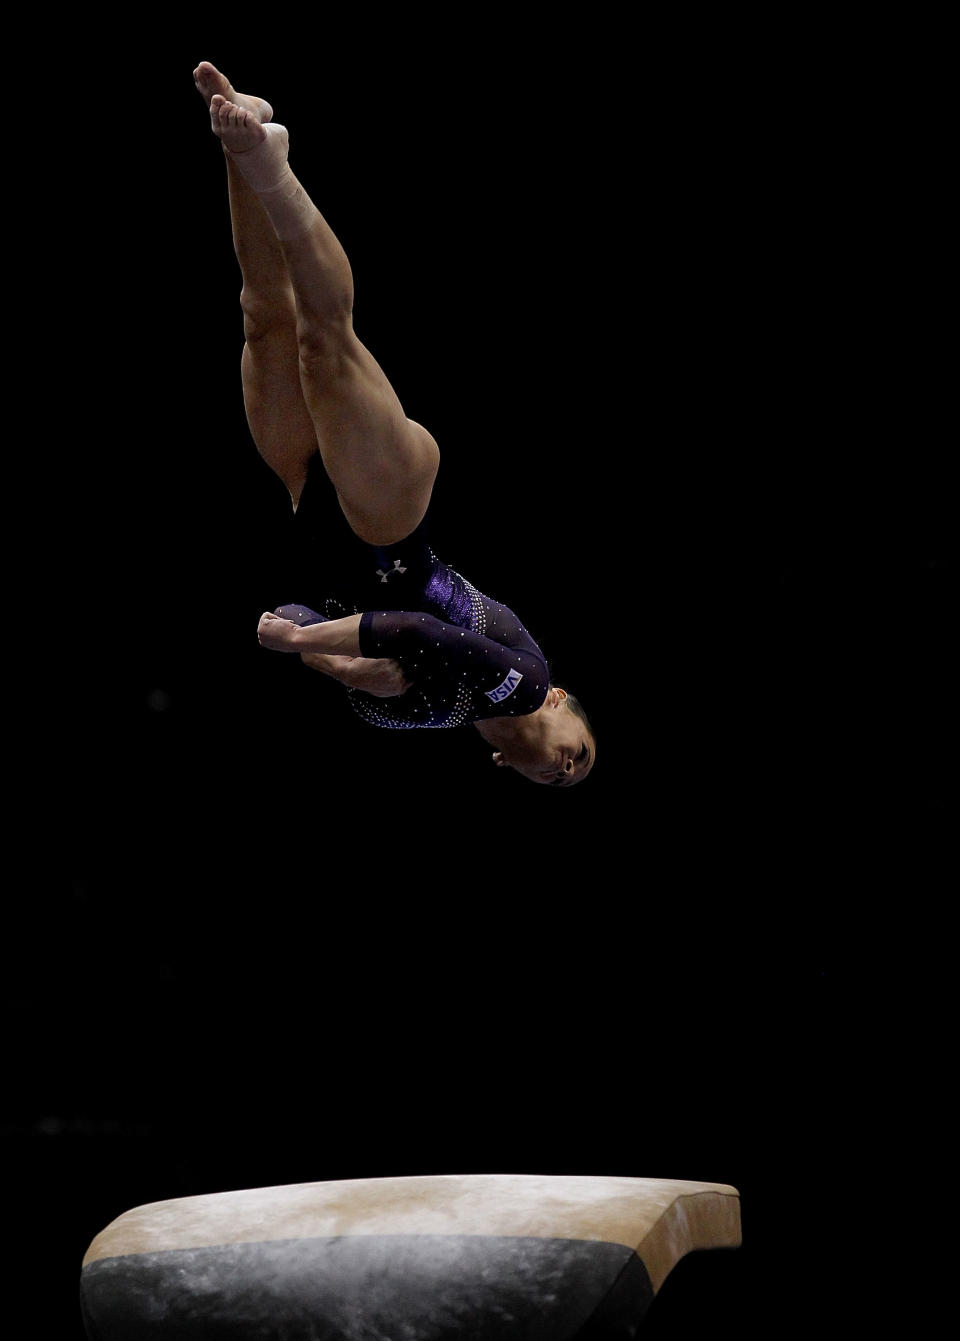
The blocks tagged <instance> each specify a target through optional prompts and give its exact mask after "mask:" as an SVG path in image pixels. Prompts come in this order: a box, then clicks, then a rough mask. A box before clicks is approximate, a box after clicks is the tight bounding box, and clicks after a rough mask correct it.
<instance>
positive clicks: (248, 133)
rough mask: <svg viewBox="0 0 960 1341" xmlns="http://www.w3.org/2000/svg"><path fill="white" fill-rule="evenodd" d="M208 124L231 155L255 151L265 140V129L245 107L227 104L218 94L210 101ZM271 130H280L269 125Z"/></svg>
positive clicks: (233, 103) (232, 103)
mask: <svg viewBox="0 0 960 1341" xmlns="http://www.w3.org/2000/svg"><path fill="white" fill-rule="evenodd" d="M210 124H211V126H212V127H213V133H214V135H216V136H218V137H219V139H221V140H222V141H223V143H224V144H225V145H226V147H227V148H228V149H229V150H230V152H231V153H232V154H244V153H246V152H247V151H248V150H250V149H256V147H257V145H258V144H263V142H264V140H265V139H266V138H267V131H266V127H265V126H264V125H263V124H262V123H261V122H260V120H259V118H258V117H257V116H256V115H255V114H254V113H253V112H251V111H248V110H247V108H246V107H239V106H238V105H237V104H236V103H235V102H229V101H228V100H227V99H226V98H224V97H222V96H221V95H220V94H219V93H215V94H214V95H213V97H212V98H211V99H210ZM271 129H272V130H273V131H277V130H278V129H280V128H279V127H278V126H274V125H273V124H272V123H271Z"/></svg>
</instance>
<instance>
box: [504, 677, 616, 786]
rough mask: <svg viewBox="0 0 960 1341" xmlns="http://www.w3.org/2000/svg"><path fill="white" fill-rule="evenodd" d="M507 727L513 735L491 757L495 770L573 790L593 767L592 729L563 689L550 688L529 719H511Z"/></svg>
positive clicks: (575, 700) (570, 695) (595, 748)
mask: <svg viewBox="0 0 960 1341" xmlns="http://www.w3.org/2000/svg"><path fill="white" fill-rule="evenodd" d="M511 725H512V726H513V727H514V728H515V734H514V735H513V736H512V737H511V738H510V739H509V740H505V741H503V742H501V748H500V749H499V750H497V751H496V752H495V753H494V756H493V762H494V763H495V764H496V765H497V766H498V768H512V769H514V770H515V771H516V772H517V773H521V774H522V775H523V776H524V777H525V778H529V779H530V781H531V782H536V783H539V784H540V785H541V786H548V787H573V786H575V785H576V784H577V783H578V782H582V781H583V779H584V778H585V777H586V776H587V774H588V773H589V772H590V771H591V769H592V768H593V763H594V760H595V758H596V754H597V746H596V738H595V736H594V733H593V728H592V727H591V726H590V723H589V722H588V721H587V717H586V714H585V713H584V711H583V708H582V707H581V706H580V703H579V702H578V700H577V699H575V698H574V697H573V695H572V694H569V693H567V691H566V690H565V689H560V688H559V687H558V686H555V685H551V686H550V688H549V689H548V690H547V697H546V699H545V700H544V702H543V705H542V706H541V707H540V708H538V709H537V711H536V712H534V713H530V714H529V716H526V717H516V718H513V719H511Z"/></svg>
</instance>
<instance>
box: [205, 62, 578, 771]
mask: <svg viewBox="0 0 960 1341" xmlns="http://www.w3.org/2000/svg"><path fill="white" fill-rule="evenodd" d="M194 83H195V84H196V87H197V89H198V90H199V92H200V93H201V95H202V96H203V98H204V101H205V102H206V104H207V107H208V109H209V113H210V122H211V126H212V129H213V132H214V134H215V135H216V136H217V137H218V138H219V140H220V141H221V144H222V147H223V151H224V156H225V159H226V165H227V186H228V191H229V198H230V216H231V225H232V230H233V241H234V248H235V251H236V254H237V259H238V261H239V263H240V270H241V275H242V283H243V287H242V292H241V308H242V312H243V318H244V338H245V343H244V348H243V354H242V359H241V373H242V383H243V398H244V408H245V410H246V415H247V421H248V423H249V426H250V432H251V435H252V437H253V440H254V442H255V444H256V446H257V449H258V451H259V452H260V455H261V456H262V457H263V459H264V460H265V461H266V463H267V465H268V466H270V468H271V469H272V470H273V471H274V472H275V473H276V474H277V475H278V476H279V478H280V479H281V480H282V481H283V483H284V485H285V486H286V488H287V490H288V492H289V494H290V498H291V502H292V504H293V509H294V514H295V521H299V520H300V517H301V515H302V514H305V513H306V512H307V511H309V499H310V497H311V495H312V494H313V493H315V492H316V491H317V490H318V489H322V488H323V489H327V490H329V488H330V486H331V484H332V486H333V489H334V490H335V492H336V499H337V502H338V504H339V507H338V509H337V519H338V522H339V523H340V525H342V528H343V532H344V537H343V546H344V547H345V549H346V550H349V551H350V564H349V565H348V567H349V570H350V572H351V574H352V578H351V587H350V590H349V592H347V591H346V589H345V588H344V589H343V590H342V591H341V590H338V592H337V595H336V597H331V599H330V600H329V601H328V602H327V606H326V613H324V614H321V613H318V612H317V611H315V610H313V609H310V608H309V607H307V606H302V605H287V606H280V607H278V608H277V609H276V610H275V611H274V612H273V613H265V614H263V615H262V616H261V618H260V622H259V625H258V629H257V635H258V638H259V641H260V644H261V645H262V646H263V647H266V648H270V649H272V650H274V651H278V652H292V653H299V654H300V656H301V659H302V661H303V662H304V664H305V665H307V666H309V667H311V668H312V669H314V670H317V671H320V672H322V673H323V674H325V675H329V676H332V677H333V678H334V679H336V680H338V681H340V682H341V683H342V684H344V685H345V686H346V688H347V689H348V691H349V694H350V699H351V702H352V705H353V707H354V709H355V710H356V711H357V713H358V714H359V715H360V716H361V717H362V718H363V719H364V720H366V721H368V722H370V723H371V724H373V725H375V726H381V727H394V728H402V727H451V726H461V725H464V724H467V723H472V724H473V726H475V727H476V729H477V730H478V731H479V732H480V734H481V736H483V737H484V739H485V740H486V741H487V742H488V743H489V744H490V745H492V746H493V747H494V754H493V761H494V763H495V764H497V765H498V766H499V767H509V768H512V769H515V770H516V771H517V772H518V773H520V774H522V775H523V776H524V777H526V778H529V779H531V780H532V781H533V782H537V783H541V784H544V785H550V786H560V787H570V786H573V785H574V784H576V783H578V782H580V781H582V779H583V778H585V777H586V776H587V774H588V773H589V772H590V771H591V769H592V767H593V764H594V759H595V757H596V744H595V738H594V734H593V731H592V730H591V727H590V725H589V723H588V721H587V719H586V717H585V716H584V714H583V710H582V709H581V708H580V705H579V703H578V702H577V700H576V699H575V698H574V697H573V696H572V695H570V694H568V693H567V691H566V690H564V689H561V688H559V687H557V686H555V685H551V684H550V677H549V672H548V669H547V663H546V659H545V657H544V655H543V653H542V651H541V650H540V648H539V647H538V646H537V644H536V642H535V641H534V640H533V638H532V637H531V636H530V634H529V633H528V632H527V631H526V629H525V628H524V627H523V625H522V624H521V623H520V621H519V620H518V619H517V616H516V615H515V614H514V613H513V611H512V610H509V609H508V608H507V607H506V606H503V605H500V604H499V603H498V602H497V601H495V600H492V599H491V598H490V597H488V596H485V595H484V594H483V593H482V592H479V591H478V590H477V589H476V588H475V587H474V586H473V585H472V584H471V583H470V582H468V581H467V580H466V578H464V577H462V576H461V575H460V574H459V573H457V572H455V571H454V570H453V569H451V568H448V567H447V566H446V565H445V564H443V563H441V562H440V561H439V560H438V559H437V558H436V556H435V555H434V553H433V551H432V550H431V549H430V546H429V541H428V534H427V531H428V517H427V514H428V509H429V505H430V500H431V496H432V493H433V485H434V481H435V479H436V475H437V469H438V465H439V450H438V448H437V444H436V442H435V441H434V439H433V437H432V436H431V435H430V433H428V432H427V430H426V429H425V428H423V427H422V426H421V425H420V424H417V423H414V422H413V421H412V420H411V419H408V418H407V417H406V415H405V414H404V411H403V409H402V407H401V405H400V402H399V400H398V399H397V396H396V393H395V392H394V390H393V388H392V386H391V385H390V383H389V382H388V381H387V379H386V377H385V376H384V374H383V372H382V370H381V369H380V367H379V365H378V364H377V363H376V361H375V360H374V358H373V357H372V355H371V354H370V353H369V351H368V350H367V349H366V348H365V347H364V346H363V345H362V344H361V343H360V342H359V340H358V339H357V337H356V335H355V334H354V331H353V320H352V312H353V276H352V272H351V269H350V264H349V262H348V260H347V257H346V255H345V254H344V251H343V249H342V247H341V246H340V243H339V242H338V241H337V239H336V237H334V235H333V233H332V231H331V230H330V228H329V226H328V225H327V223H326V222H325V220H324V219H323V218H322V216H321V215H320V213H319V212H318V210H317V209H316V207H315V206H314V204H313V202H312V201H311V200H310V198H309V196H308V195H307V193H306V191H305V190H304V189H303V187H302V186H301V184H300V183H299V181H298V180H297V178H296V177H295V176H294V175H293V173H292V171H291V169H290V166H289V164H288V161H287V154H288V135H287V131H286V130H285V129H284V127H282V126H280V125H278V124H277V123H276V122H274V121H273V109H272V108H271V106H270V105H269V103H267V102H264V101H263V100H262V99H260V98H255V97H252V96H250V95H247V94H242V93H237V92H236V91H235V90H234V89H233V87H232V86H231V85H230V83H229V82H228V80H227V79H226V78H225V77H224V75H222V74H221V73H220V71H219V70H217V69H216V68H215V67H214V66H213V65H211V64H209V62H206V61H204V62H202V63H201V64H200V65H199V66H198V67H197V69H196V70H195V71H194ZM344 520H345V523H346V524H345V525H344V524H343V523H344ZM338 544H339V542H338ZM351 547H352V548H351ZM338 552H340V551H338ZM319 603H320V602H318V604H319Z"/></svg>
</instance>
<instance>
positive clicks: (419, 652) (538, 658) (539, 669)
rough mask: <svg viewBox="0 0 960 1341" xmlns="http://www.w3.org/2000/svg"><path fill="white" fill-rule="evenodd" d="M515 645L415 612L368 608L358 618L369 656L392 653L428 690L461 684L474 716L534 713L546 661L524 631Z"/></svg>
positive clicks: (544, 685)
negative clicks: (431, 686)
mask: <svg viewBox="0 0 960 1341" xmlns="http://www.w3.org/2000/svg"><path fill="white" fill-rule="evenodd" d="M514 637H515V641H516V643H517V645H516V646H507V645H505V644H504V643H500V642H496V641H494V640H493V639H492V638H487V637H485V636H484V635H483V634H480V633H473V632H471V631H470V630H469V629H462V628H458V627H457V626H456V625H455V624H446V623H444V622H443V620H440V619H436V618H435V617H434V616H433V615H428V614H424V613H422V612H421V611H417V610H412V611H407V610H387V611H370V610H368V611H366V612H365V613H364V614H363V616H362V617H361V620H360V629H359V639H360V651H361V654H362V655H363V656H365V657H392V658H394V659H395V660H397V661H399V662H401V664H402V665H403V667H404V669H405V670H406V672H407V674H408V675H409V677H410V679H411V680H412V681H413V682H414V683H416V684H419V685H422V686H423V687H424V688H425V689H428V688H429V687H430V685H431V683H436V684H437V685H440V684H451V683H457V684H458V686H459V687H461V688H462V690H463V691H464V692H465V693H468V694H469V696H470V702H471V716H472V717H473V719H474V720H477V719H479V718H482V717H497V716H523V715H525V714H527V713H531V712H535V711H536V710H537V708H539V707H540V706H541V704H542V703H543V701H544V699H545V698H546V694H547V690H548V689H549V687H550V681H549V673H548V670H547V665H546V662H545V661H544V659H543V657H542V655H540V652H539V648H538V647H537V645H536V643H534V641H533V639H532V638H531V637H530V636H529V634H527V633H526V631H525V630H523V629H522V628H519V629H518V631H517V632H516V633H515V635H514Z"/></svg>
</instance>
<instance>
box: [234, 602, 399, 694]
mask: <svg viewBox="0 0 960 1341" xmlns="http://www.w3.org/2000/svg"><path fill="white" fill-rule="evenodd" d="M359 627H360V616H359V615H348V616H347V617H346V618H345V619H328V620H325V621H323V622H322V623H319V624H310V625H308V626H307V627H306V628H303V627H301V626H300V625H299V624H295V623H294V622H293V620H291V619H282V618H280V617H279V616H277V615H271V614H263V615H261V617H260V623H259V625H258V626H257V637H258V639H259V641H260V645H261V646H262V647H269V648H271V649H272V650H273V651H275V652H299V653H300V659H301V661H302V662H303V663H304V665H305V666H309V667H310V668H311V669H312V670H318V671H320V672H321V674H323V675H329V676H330V677H331V679H334V680H338V681H339V682H340V684H343V685H346V686H347V688H348V689H362V690H363V692H364V693H366V694H373V695H374V697H376V698H396V697H397V696H399V695H400V694H403V693H405V692H406V691H407V689H409V688H410V682H409V681H408V680H407V678H406V676H405V675H404V673H403V671H402V670H401V668H400V666H399V665H398V664H397V663H396V661H394V660H392V659H390V658H386V657H363V656H361V655H360V643H359V641H358V638H357V630H358V629H359Z"/></svg>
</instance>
